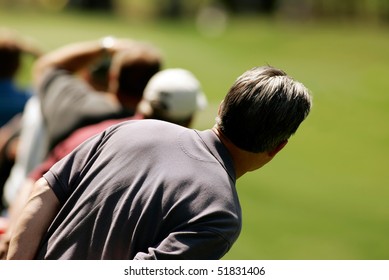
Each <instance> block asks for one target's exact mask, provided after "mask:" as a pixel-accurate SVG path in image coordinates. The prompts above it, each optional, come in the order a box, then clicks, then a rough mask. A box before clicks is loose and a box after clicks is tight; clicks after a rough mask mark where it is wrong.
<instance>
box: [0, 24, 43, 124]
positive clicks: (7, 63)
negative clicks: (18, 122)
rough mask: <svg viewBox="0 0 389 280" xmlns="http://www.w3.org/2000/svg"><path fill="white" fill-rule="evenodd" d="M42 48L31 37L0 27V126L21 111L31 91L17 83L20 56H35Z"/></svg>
mask: <svg viewBox="0 0 389 280" xmlns="http://www.w3.org/2000/svg"><path fill="white" fill-rule="evenodd" d="M41 54H42V50H41V48H40V47H38V45H37V44H36V43H35V42H33V41H32V40H31V39H28V38H25V37H22V36H21V35H19V34H17V33H16V32H14V31H11V30H9V29H5V28H0V127H1V126H3V125H5V124H6V123H7V122H9V121H10V120H11V119H12V118H13V117H14V116H16V115H17V114H19V113H21V112H22V111H23V109H24V106H25V104H26V102H27V100H28V99H29V98H30V97H31V95H32V92H31V90H30V89H29V88H23V87H21V86H19V85H18V84H17V80H16V78H17V74H18V72H19V70H21V67H23V63H22V56H23V55H30V56H32V57H33V58H37V57H39V56H40V55H41Z"/></svg>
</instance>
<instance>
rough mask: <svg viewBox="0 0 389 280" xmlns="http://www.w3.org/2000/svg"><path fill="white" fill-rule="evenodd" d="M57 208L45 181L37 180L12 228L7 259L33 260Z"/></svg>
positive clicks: (54, 198) (58, 205) (54, 197)
mask: <svg viewBox="0 0 389 280" xmlns="http://www.w3.org/2000/svg"><path fill="white" fill-rule="evenodd" d="M59 207H60V203H59V201H58V199H57V197H56V195H55V194H54V192H53V191H52V190H51V188H50V186H49V185H48V183H47V181H46V180H45V179H43V178H41V179H39V180H38V181H37V182H36V183H35V184H34V186H33V189H32V192H31V195H30V197H29V200H28V202H27V204H26V206H25V207H24V209H23V211H22V212H21V213H20V216H19V218H18V220H17V222H16V224H15V226H14V227H12V236H11V241H10V244H9V250H8V255H7V259H21V260H26V259H33V258H34V257H35V255H36V253H37V250H38V246H39V244H40V242H41V239H42V237H43V235H44V233H45V232H46V231H47V229H48V228H49V226H50V224H51V222H52V221H53V219H54V217H55V216H56V214H57V213H58V211H59Z"/></svg>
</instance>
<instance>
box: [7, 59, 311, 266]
mask: <svg viewBox="0 0 389 280" xmlns="http://www.w3.org/2000/svg"><path fill="white" fill-rule="evenodd" d="M310 109H311V96H310V94H309V92H308V90H307V89H306V88H305V87H304V86H303V85H302V84H301V83H299V82H297V81H295V80H293V79H292V78H290V77H289V76H287V75H286V73H285V72H283V71H281V70H278V69H276V68H273V67H270V66H265V67H256V68H253V69H251V70H249V71H247V72H245V73H244V74H243V75H242V76H240V77H239V78H238V79H237V80H236V82H235V83H234V84H233V86H232V87H231V89H230V90H229V92H228V93H227V95H226V97H225V99H224V101H223V102H222V104H221V105H220V110H219V113H218V117H217V122H216V124H215V125H214V127H213V128H210V129H207V130H204V131H198V130H193V129H189V128H184V127H182V126H177V125H174V124H171V123H168V122H161V121H158V120H141V121H132V122H131V121H130V122H124V123H121V124H118V125H116V126H113V127H110V128H109V129H107V130H105V131H104V132H103V133H101V134H99V135H98V136H96V137H94V138H92V139H90V140H89V141H87V142H84V143H83V144H82V145H81V146H79V147H78V148H77V149H76V150H74V151H73V152H72V153H71V154H69V155H68V156H67V157H65V158H64V159H63V160H61V161H60V162H58V163H57V164H56V165H54V166H53V167H52V168H51V169H50V171H48V172H47V173H46V174H45V175H44V176H43V178H41V179H40V180H38V181H37V183H36V184H35V185H34V189H33V191H32V194H31V196H30V200H29V202H28V204H27V205H26V207H25V208H24V211H23V213H22V214H21V216H20V218H19V220H18V223H17V225H16V228H15V229H14V231H13V236H12V240H11V243H10V250H9V252H8V259H34V258H35V259H142V260H143V259H144V260H147V259H220V258H221V257H223V256H224V255H225V254H226V253H227V252H228V250H229V249H230V248H231V246H232V245H233V243H234V242H235V241H236V239H237V238H238V236H239V233H240V230H241V221H242V219H241V218H242V217H241V208H240V204H239V199H238V195H237V191H236V181H237V179H238V178H240V177H241V176H243V175H244V174H245V173H247V172H249V171H253V170H256V169H258V168H260V167H262V166H263V165H265V164H267V163H268V162H270V161H271V160H272V159H273V158H274V156H275V155H276V154H277V153H278V152H279V151H280V150H281V149H282V148H283V147H284V146H285V145H286V143H287V141H288V138H289V137H290V136H291V135H292V134H294V133H295V132H296V130H297V128H298V126H299V125H300V123H301V122H302V121H303V120H304V119H305V118H306V117H307V115H308V113H309V111H310Z"/></svg>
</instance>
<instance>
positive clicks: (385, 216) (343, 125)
mask: <svg viewBox="0 0 389 280" xmlns="http://www.w3.org/2000/svg"><path fill="white" fill-rule="evenodd" d="M0 26H8V27H11V28H14V29H16V30H18V31H19V32H21V33H23V34H28V35H30V36H32V37H34V38H36V39H38V40H39V41H40V42H41V43H42V45H43V46H45V47H46V49H52V48H55V47H58V46H61V45H62V44H64V43H68V42H73V41H78V40H88V39H95V38H99V37H102V36H105V35H114V36H118V37H122V36H125V37H133V38H136V39H141V40H147V41H150V42H153V43H155V44H156V45H158V46H159V47H160V48H161V49H162V50H163V53H164V54H165V58H166V63H165V67H183V68H187V69H189V70H191V71H192V72H194V73H195V74H196V76H197V77H198V78H199V79H200V81H201V82H202V85H203V88H204V91H205V92H206V94H207V95H208V98H209V101H210V106H209V108H208V109H207V110H206V111H204V112H202V113H201V114H199V115H198V117H197V119H196V122H195V127H196V128H198V129H204V128H207V127H209V126H211V125H212V124H213V121H214V117H215V114H216V110H217V106H218V104H219V102H220V101H221V99H222V98H223V96H224V95H225V93H226V91H227V90H228V88H229V87H230V85H231V84H232V83H233V82H234V80H235V78H236V77H237V76H238V75H240V74H241V73H242V72H243V71H245V70H247V69H249V68H251V67H253V66H256V65H263V64H271V65H273V66H277V67H280V68H282V69H284V70H286V71H287V72H288V73H289V74H290V75H291V76H293V77H295V78H296V79H297V80H300V81H301V82H303V83H304V84H305V85H306V86H307V87H308V88H310V89H311V91H312V93H313V96H314V107H313V110H312V113H311V115H310V116H309V117H308V119H307V120H306V121H305V122H304V123H303V125H302V126H301V127H300V129H299V131H298V132H297V134H296V135H295V136H293V137H292V138H291V139H290V142H289V144H288V146H287V147H286V148H285V150H284V151H283V152H282V153H280V154H279V155H278V156H277V158H275V159H274V161H273V162H271V163H270V164H269V165H267V166H265V167H264V168H263V169H261V170H258V171H256V172H254V173H250V174H247V175H246V176H245V177H244V178H241V179H240V180H239V181H238V192H239V194H240V197H241V204H242V208H243V217H244V219H243V231H242V233H241V236H240V238H239V239H238V241H237V243H236V244H235V245H234V247H233V248H232V249H231V251H230V252H229V253H228V254H227V255H226V256H225V259H272V260H279V259H286V260H289V259H320V260H323V259H335V260H338V259H353V260H354V259H389V238H388V236H389V203H388V199H389V172H388V158H389V129H388V121H389V78H388V74H389V70H388V68H389V51H388V50H389V36H388V31H389V30H388V29H387V28H386V29H385V28H383V27H378V26H366V25H363V24H355V23H354V24H351V23H350V24H347V23H345V22H343V23H337V24H335V23H332V24H328V23H327V24H317V23H315V24H309V23H301V24H297V23H290V22H289V23H288V22H279V21H277V22H270V21H266V20H258V19H253V18H240V19H233V20H231V21H230V22H229V25H228V26H227V29H226V30H225V33H224V34H222V35H221V36H220V37H205V36H203V35H202V34H200V33H199V32H198V30H197V29H196V27H195V25H194V24H193V23H191V22H190V21H188V22H181V23H178V22H151V21H150V22H147V23H142V22H140V21H136V20H134V21H132V20H125V19H117V18H113V17H110V16H96V15H95V16H81V15H75V14H68V15H65V14H57V15H55V16H54V15H50V14H45V15H42V14H38V13H27V14H26V13H23V14H21V13H16V12H7V11H1V12H0ZM21 80H22V81H24V82H26V81H28V76H27V73H23V74H22V77H21Z"/></svg>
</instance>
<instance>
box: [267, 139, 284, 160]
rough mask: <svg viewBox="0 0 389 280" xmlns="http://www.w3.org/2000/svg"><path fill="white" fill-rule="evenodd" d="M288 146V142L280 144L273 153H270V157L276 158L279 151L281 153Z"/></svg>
mask: <svg viewBox="0 0 389 280" xmlns="http://www.w3.org/2000/svg"><path fill="white" fill-rule="evenodd" d="M286 144H288V140H284V141H282V142H281V143H280V144H278V146H277V147H276V148H275V149H274V150H273V151H270V152H269V153H268V154H269V156H270V157H274V156H275V155H276V154H277V153H278V152H279V151H281V150H282V149H283V148H284V147H285V146H286Z"/></svg>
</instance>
